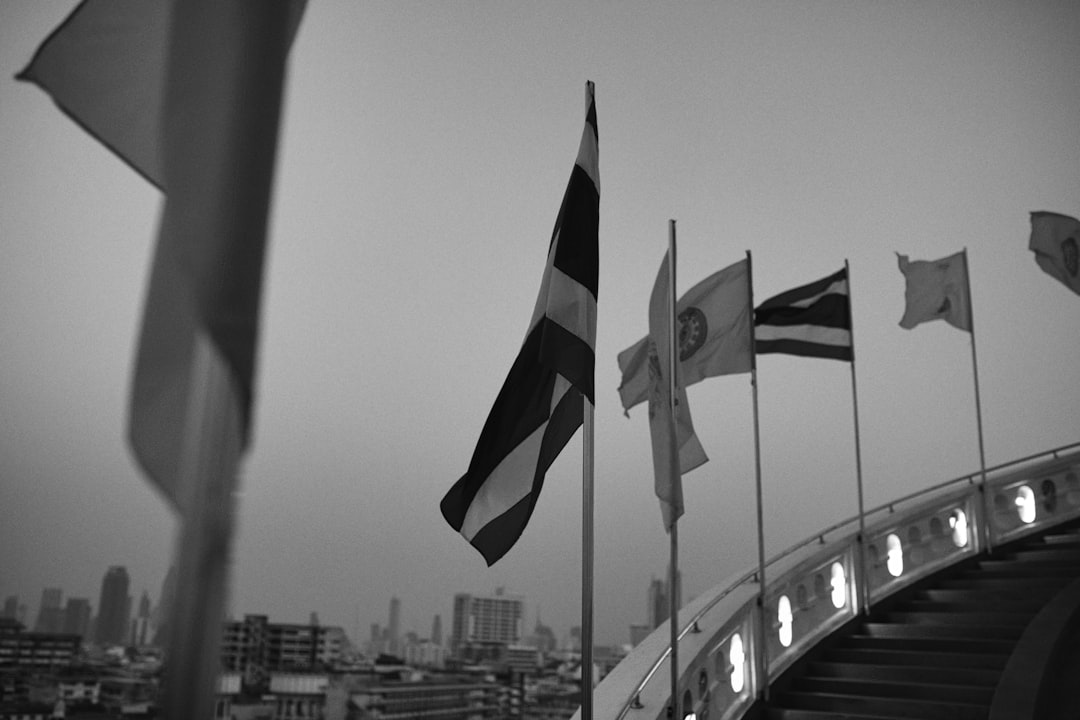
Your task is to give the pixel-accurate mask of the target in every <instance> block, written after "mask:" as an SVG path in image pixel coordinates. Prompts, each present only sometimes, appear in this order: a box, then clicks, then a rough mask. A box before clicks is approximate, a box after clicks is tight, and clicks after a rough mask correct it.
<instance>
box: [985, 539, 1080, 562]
mask: <svg viewBox="0 0 1080 720" xmlns="http://www.w3.org/2000/svg"><path fill="white" fill-rule="evenodd" d="M1029 558H1030V559H1035V560H1065V561H1068V562H1080V538H1077V540H1076V541H1075V542H1073V543H1069V544H1065V543H1055V544H1052V545H1046V544H1043V545H1033V546H1031V547H1026V548H1023V549H1021V550H1017V551H1015V552H1011V553H1008V554H1007V555H1005V556H1004V558H1002V559H1004V560H1026V559H1029Z"/></svg>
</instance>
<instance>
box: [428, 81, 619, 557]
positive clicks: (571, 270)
mask: <svg viewBox="0 0 1080 720" xmlns="http://www.w3.org/2000/svg"><path fill="white" fill-rule="evenodd" d="M585 107H586V112H585V129H584V131H583V133H582V136H581V145H580V147H579V149H578V156H577V162H576V163H575V164H574V169H573V171H571V173H570V182H569V184H568V185H567V187H566V193H565V195H564V196H563V200H562V206H561V207H560V208H559V216H558V218H557V219H556V221H555V229H554V231H553V232H552V235H551V244H550V246H549V247H548V257H547V265H546V266H545V268H544V277H543V280H542V281H541V283H540V295H539V297H538V298H537V300H536V308H535V310H534V311H533V316H532V320H531V321H530V323H529V331H528V333H527V334H526V335H525V342H524V343H523V344H522V347H521V350H520V351H519V352H518V356H517V358H516V359H515V360H514V364H513V366H512V367H511V368H510V373H509V375H508V376H507V378H506V380H505V381H504V382H503V386H502V389H501V390H500V391H499V394H498V397H496V398H495V405H494V406H493V407H492V409H491V412H490V413H489V415H488V419H487V422H485V423H484V428H483V430H481V432H480V439H479V441H478V442H477V444H476V449H475V450H474V451H473V456H472V460H471V461H470V463H469V469H468V470H467V471H466V473H465V474H464V475H463V476H462V477H461V478H460V479H459V480H458V481H457V482H456V483H454V485H453V487H451V488H450V491H449V492H447V493H446V496H445V497H443V499H442V502H441V503H440V508H441V510H442V514H443V517H445V518H446V521H447V522H448V523H449V524H450V526H451V527H452V528H454V530H456V531H458V532H459V533H461V534H462V536H464V537H465V539H466V540H468V541H469V542H470V543H471V544H472V545H473V547H475V548H476V549H477V550H479V551H480V554H481V555H483V556H484V560H486V561H487V564H488V565H492V564H494V563H495V562H496V561H497V560H498V559H499V558H501V557H502V556H503V555H505V554H506V552H507V551H508V550H509V549H510V548H511V547H513V545H514V543H515V542H517V539H518V538H519V537H521V533H522V532H524V530H525V526H526V524H527V523H528V522H529V518H530V516H531V515H532V512H533V508H534V507H535V506H536V501H537V498H539V496H540V490H541V489H542V487H543V485H544V475H545V474H546V473H547V469H548V467H550V466H551V463H552V462H554V461H555V458H556V457H558V455H559V453H560V452H562V449H563V447H565V446H566V443H567V442H569V440H570V438H571V437H573V435H574V433H575V432H577V429H578V428H579V427H580V426H581V424H582V422H583V419H584V404H583V401H582V397H583V396H584V397H585V398H587V399H588V400H589V402H595V400H594V394H593V368H594V366H595V347H596V289H597V276H598V242H597V233H598V227H599V213H600V170H599V165H598V157H597V147H598V146H597V131H596V104H595V100H594V97H593V84H592V83H591V82H589V83H586V86H585Z"/></svg>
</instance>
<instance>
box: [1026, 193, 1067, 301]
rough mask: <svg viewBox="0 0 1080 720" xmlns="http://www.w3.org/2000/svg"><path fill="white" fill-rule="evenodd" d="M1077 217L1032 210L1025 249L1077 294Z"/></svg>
mask: <svg viewBox="0 0 1080 720" xmlns="http://www.w3.org/2000/svg"><path fill="white" fill-rule="evenodd" d="M1078 242H1080V220H1077V219H1076V218H1074V217H1069V216H1068V215H1061V214H1059V213H1055V212H1045V211H1040V212H1033V213H1031V240H1030V242H1029V243H1028V249H1029V250H1031V251H1032V252H1034V253H1035V262H1037V263H1038V264H1039V267H1041V268H1042V269H1043V271H1044V272H1045V273H1046V274H1047V275H1049V276H1050V277H1053V278H1057V279H1058V280H1060V281H1061V282H1062V284H1063V285H1065V287H1067V288H1069V289H1070V290H1072V291H1073V292H1074V293H1076V294H1077V295H1080V244H1078Z"/></svg>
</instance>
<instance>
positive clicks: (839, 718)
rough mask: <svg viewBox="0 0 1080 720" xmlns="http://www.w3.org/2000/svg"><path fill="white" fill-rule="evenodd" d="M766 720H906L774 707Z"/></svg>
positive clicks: (890, 716) (767, 710) (899, 717)
mask: <svg viewBox="0 0 1080 720" xmlns="http://www.w3.org/2000/svg"><path fill="white" fill-rule="evenodd" d="M765 720H905V718H904V717H903V716H898V715H880V714H876V715H864V714H862V713H859V714H858V715H855V714H852V713H850V712H830V711H828V710H807V709H806V708H782V707H773V706H772V704H771V703H770V705H769V706H768V707H767V708H766V709H765Z"/></svg>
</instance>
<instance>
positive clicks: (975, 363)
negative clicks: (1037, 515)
mask: <svg viewBox="0 0 1080 720" xmlns="http://www.w3.org/2000/svg"><path fill="white" fill-rule="evenodd" d="M963 256H964V282H965V283H966V284H967V288H966V289H967V310H968V321H969V323H970V326H971V327H970V328H969V330H968V333H969V334H970V335H971V371H972V376H973V377H974V379H975V422H976V425H977V427H978V429H979V476H980V480H979V494H980V495H982V505H983V542H984V544H985V545H986V552H987V554H989V553H991V552H993V550H994V541H993V538H992V533H991V532H990V522H991V519H990V507H991V506H990V498H989V490H988V488H987V487H986V452H985V450H984V445H983V426H982V402H981V400H980V398H979V360H978V356H977V355H976V353H975V311H974V308H973V307H972V305H973V303H972V302H971V273H970V272H969V271H968V259H967V248H964V253H963Z"/></svg>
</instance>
